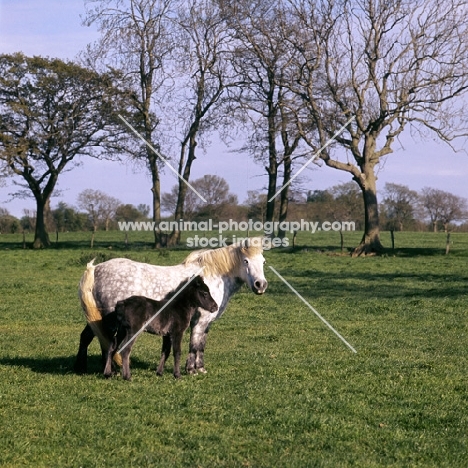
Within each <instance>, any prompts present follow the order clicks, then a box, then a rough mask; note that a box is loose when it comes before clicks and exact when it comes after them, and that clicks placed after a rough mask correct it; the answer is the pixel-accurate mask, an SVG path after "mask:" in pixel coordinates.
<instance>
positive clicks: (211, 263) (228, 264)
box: [184, 237, 268, 294]
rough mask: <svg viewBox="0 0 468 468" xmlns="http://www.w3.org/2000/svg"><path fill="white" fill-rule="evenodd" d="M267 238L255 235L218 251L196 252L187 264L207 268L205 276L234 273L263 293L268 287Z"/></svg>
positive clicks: (189, 256) (257, 291)
mask: <svg viewBox="0 0 468 468" xmlns="http://www.w3.org/2000/svg"><path fill="white" fill-rule="evenodd" d="M264 263H265V258H264V257H263V239H262V238H261V237H254V238H251V239H244V240H243V241H242V242H240V243H237V244H233V245H229V246H228V247H220V248H219V249H214V250H211V249H209V250H198V251H195V252H192V253H191V254H189V255H188V256H187V258H186V259H185V261H184V264H185V265H189V264H196V265H197V266H202V267H203V276H204V277H210V276H224V275H226V276H231V277H236V278H240V279H241V280H242V281H244V282H245V283H247V285H248V286H249V288H250V289H251V290H252V291H253V292H254V293H255V294H263V293H264V292H265V291H266V288H267V286H268V283H267V280H266V279H265V275H264V273H263V265H264Z"/></svg>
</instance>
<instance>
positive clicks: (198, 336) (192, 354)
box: [185, 322, 208, 374]
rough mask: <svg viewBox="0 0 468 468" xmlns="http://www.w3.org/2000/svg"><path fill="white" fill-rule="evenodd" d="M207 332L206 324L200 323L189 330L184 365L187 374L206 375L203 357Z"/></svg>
mask: <svg viewBox="0 0 468 468" xmlns="http://www.w3.org/2000/svg"><path fill="white" fill-rule="evenodd" d="M207 331H208V330H207V326H206V324H204V323H200V322H198V323H197V324H196V325H194V326H193V327H192V328H191V330H190V345H189V355H188V358H187V362H186V364H185V370H186V372H187V374H196V373H197V372H202V373H203V374H205V373H206V370H205V365H204V359H203V357H204V351H205V345H206V335H207Z"/></svg>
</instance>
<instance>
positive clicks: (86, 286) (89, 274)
mask: <svg viewBox="0 0 468 468" xmlns="http://www.w3.org/2000/svg"><path fill="white" fill-rule="evenodd" d="M94 260H95V259H93V260H91V261H90V262H89V263H88V264H87V265H86V271H85V272H84V274H83V276H82V277H81V281H80V301H81V307H82V308H83V313H84V315H85V317H86V321H87V322H88V324H89V326H90V327H91V329H92V330H93V332H94V334H95V335H96V336H97V337H98V339H99V342H100V344H101V347H102V348H103V349H104V350H107V349H109V345H110V341H109V338H108V337H107V336H106V334H105V332H104V327H103V324H102V315H101V312H100V311H99V309H98V307H97V304H96V299H95V298H94V294H93V289H94V269H95V268H96V266H95V265H94ZM114 361H115V362H116V364H118V365H119V366H121V365H122V358H121V356H120V354H118V353H116V354H115V355H114Z"/></svg>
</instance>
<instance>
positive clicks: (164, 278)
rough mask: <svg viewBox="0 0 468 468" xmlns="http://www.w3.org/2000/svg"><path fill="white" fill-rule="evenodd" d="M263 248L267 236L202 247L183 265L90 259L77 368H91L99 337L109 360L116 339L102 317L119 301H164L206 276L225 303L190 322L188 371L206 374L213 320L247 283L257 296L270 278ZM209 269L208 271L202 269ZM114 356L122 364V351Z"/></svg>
mask: <svg viewBox="0 0 468 468" xmlns="http://www.w3.org/2000/svg"><path fill="white" fill-rule="evenodd" d="M264 263H265V259H264V257H263V247H262V239H261V238H252V239H246V240H244V241H243V242H241V243H239V244H233V245H230V246H227V247H221V248H219V249H213V250H212V249H207V250H198V251H194V252H192V253H190V254H189V255H188V256H187V258H186V259H185V260H184V261H183V262H182V263H180V264H178V265H173V266H159V265H150V264H147V263H139V262H134V261H132V260H128V259H126V258H115V259H112V260H108V261H107V262H103V263H100V264H99V265H93V262H90V263H89V264H88V266H87V269H86V271H85V273H84V274H83V277H82V278H81V282H80V288H79V296H80V300H81V304H82V307H83V311H84V314H85V316H86V320H87V322H88V324H87V325H86V327H85V329H84V330H83V331H82V333H81V337H80V346H79V350H78V354H77V358H76V362H75V371H76V372H77V373H85V372H86V371H87V355H88V346H89V345H90V343H91V341H92V340H93V338H94V336H97V337H98V339H99V342H100V345H101V350H102V355H103V363H104V362H105V356H106V353H107V350H108V348H109V344H110V339H111V337H109V336H108V334H106V332H105V329H104V327H103V324H102V317H103V316H106V315H107V314H110V313H111V312H113V311H114V309H115V305H116V303H117V302H118V301H121V300H123V299H126V298H127V297H129V296H135V295H137V296H146V297H149V298H151V299H154V300H161V299H163V298H164V297H165V296H166V294H168V293H169V292H170V291H172V290H174V289H175V288H176V287H177V286H178V285H179V284H180V283H181V282H182V281H184V280H186V279H187V278H189V277H191V276H193V275H195V274H200V275H201V276H202V277H203V279H204V281H205V283H206V284H207V286H208V287H209V289H210V292H211V295H212V296H213V299H214V300H215V301H216V303H217V304H218V306H219V309H218V312H217V313H216V314H211V313H210V312H209V311H207V310H204V309H202V308H198V309H197V312H196V313H195V314H194V316H193V318H192V321H191V323H190V345H189V355H188V358H187V362H186V366H185V368H186V371H187V373H192V374H193V373H197V372H202V373H204V372H206V370H205V366H204V350H205V345H206V337H207V333H208V330H209V327H210V324H211V322H212V321H213V320H216V319H217V318H219V317H221V315H222V314H223V313H224V311H225V309H226V307H227V305H228V302H229V299H230V298H231V296H232V295H233V294H234V293H235V292H236V291H238V290H239V289H240V287H241V286H242V284H244V283H246V284H247V286H248V287H249V288H250V289H251V290H252V291H253V292H254V293H255V294H263V293H264V292H265V290H266V288H267V285H268V283H267V281H266V279H265V275H264V272H263V264H264ZM202 267H203V270H202V271H200V270H201V268H202ZM114 360H115V361H116V362H117V363H118V364H119V365H121V358H120V356H119V355H118V354H116V355H115V357H114Z"/></svg>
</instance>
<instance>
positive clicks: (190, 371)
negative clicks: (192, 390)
mask: <svg viewBox="0 0 468 468" xmlns="http://www.w3.org/2000/svg"><path fill="white" fill-rule="evenodd" d="M186 372H187V374H189V375H197V370H196V369H187V371H186Z"/></svg>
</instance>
